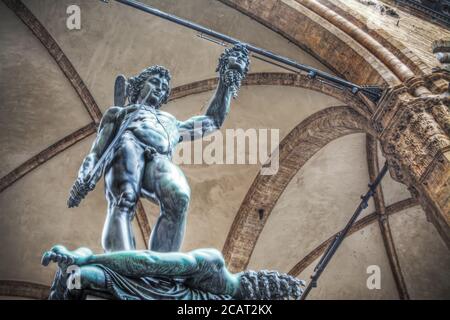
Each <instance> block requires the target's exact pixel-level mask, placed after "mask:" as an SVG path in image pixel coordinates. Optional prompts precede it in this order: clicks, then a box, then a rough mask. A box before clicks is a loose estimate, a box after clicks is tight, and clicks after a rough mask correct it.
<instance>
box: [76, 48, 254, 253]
mask: <svg viewBox="0 0 450 320" xmlns="http://www.w3.org/2000/svg"><path fill="white" fill-rule="evenodd" d="M249 62H250V61H249V57H248V50H247V49H246V48H245V47H244V46H243V45H240V44H238V45H235V46H234V47H232V48H229V49H226V50H225V52H224V53H223V54H222V55H221V57H220V59H219V65H218V67H217V70H216V71H218V72H219V83H218V85H217V89H216V91H215V93H214V95H213V97H212V99H211V102H210V104H209V106H208V108H207V110H206V113H205V114H204V115H201V116H194V117H192V118H190V119H188V120H186V121H179V120H177V119H176V118H175V117H174V116H172V115H171V114H169V113H167V112H164V111H162V110H160V108H161V106H162V105H163V104H164V103H166V102H167V100H168V98H169V94H170V74H169V71H168V70H167V69H165V68H163V67H160V66H152V67H149V68H147V69H145V70H143V71H142V72H141V73H140V74H139V75H137V76H136V77H132V78H131V79H129V81H128V85H127V89H126V96H127V98H128V101H129V104H128V105H126V106H124V107H121V106H114V107H111V108H109V109H108V110H107V111H106V113H105V114H104V116H103V118H102V120H101V122H100V125H99V128H98V132H97V137H96V140H95V142H94V143H93V145H92V148H91V151H90V152H89V154H88V155H87V156H86V158H85V159H84V161H83V163H82V165H81V168H80V170H79V172H78V177H77V180H76V182H75V183H74V185H73V187H72V189H71V191H70V197H69V200H68V206H69V207H74V206H78V205H79V203H80V202H81V200H82V199H83V198H84V197H85V196H86V194H87V193H88V192H89V191H91V190H93V189H94V187H95V184H96V183H97V182H98V180H99V179H100V178H101V175H102V172H104V178H105V193H106V199H107V201H108V212H107V217H106V222H105V225H104V229H103V235H102V246H103V249H104V250H105V252H112V251H119V250H134V249H135V240H134V235H133V231H132V225H131V222H132V219H133V216H134V211H135V207H136V202H137V201H138V199H139V197H144V198H147V199H149V200H151V201H154V202H155V203H157V204H159V206H160V210H161V213H160V216H159V218H158V221H157V222H156V226H155V227H154V228H153V230H152V234H151V238H150V244H149V248H150V249H151V250H153V251H159V252H170V251H178V250H179V249H180V247H181V244H182V241H183V237H184V232H185V225H186V214H187V210H188V206H189V200H190V188H189V185H188V183H187V181H186V178H185V176H184V174H183V172H182V171H181V170H180V169H179V168H178V167H177V166H176V165H174V164H173V163H172V162H171V157H172V153H173V151H174V148H175V146H176V145H177V144H178V143H179V142H180V141H182V140H183V139H186V138H189V139H194V138H197V137H202V136H204V135H206V134H208V133H211V132H213V131H214V130H217V129H219V128H220V127H221V126H222V124H223V122H224V120H225V117H226V115H227V114H228V112H229V108H230V102H231V97H232V96H233V97H235V96H236V95H237V91H238V89H239V87H240V85H241V81H242V79H243V78H244V77H245V75H246V74H247V71H248V67H249Z"/></svg>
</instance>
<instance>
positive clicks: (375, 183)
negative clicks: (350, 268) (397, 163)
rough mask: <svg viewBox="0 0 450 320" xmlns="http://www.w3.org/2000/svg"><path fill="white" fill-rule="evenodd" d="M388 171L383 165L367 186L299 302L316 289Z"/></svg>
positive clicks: (385, 164) (315, 269)
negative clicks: (367, 188) (321, 276)
mask: <svg viewBox="0 0 450 320" xmlns="http://www.w3.org/2000/svg"><path fill="white" fill-rule="evenodd" d="M387 171H388V164H387V162H385V163H384V166H383V168H382V169H381V171H380V173H378V176H377V177H376V178H375V181H373V182H372V183H370V184H369V190H368V191H367V193H366V194H365V195H363V196H361V202H360V203H359V205H358V207H357V208H356V210H355V212H354V213H353V216H352V217H351V218H350V221H349V222H348V223H347V225H346V226H345V228H344V229H342V231H341V232H339V233H338V235H337V236H336V238H334V240H333V242H332V243H331V244H330V245H329V246H328V248H327V250H326V251H325V253H324V254H323V256H322V258H321V259H320V261H319V263H318V264H317V266H316V267H315V268H314V273H313V274H312V276H311V280H310V282H309V283H308V286H307V287H306V289H305V291H304V292H303V295H302V297H301V300H305V299H306V297H307V296H308V294H309V292H310V291H311V289H312V288H315V287H317V280H318V279H319V277H320V275H321V274H322V272H323V271H324V270H325V268H326V266H327V265H328V263H329V262H330V260H331V258H332V257H333V255H334V254H335V253H336V251H337V249H338V248H339V246H340V244H341V243H342V241H343V240H344V238H345V237H346V235H347V233H348V231H349V230H350V228H351V227H352V225H353V224H354V223H355V221H356V219H357V218H358V216H359V215H360V214H361V212H362V211H363V210H364V209H366V208H367V206H368V203H369V200H370V198H371V197H372V196H373V195H374V193H375V192H376V189H377V187H378V185H379V184H380V182H381V180H382V179H383V177H384V176H385V175H386V172H387Z"/></svg>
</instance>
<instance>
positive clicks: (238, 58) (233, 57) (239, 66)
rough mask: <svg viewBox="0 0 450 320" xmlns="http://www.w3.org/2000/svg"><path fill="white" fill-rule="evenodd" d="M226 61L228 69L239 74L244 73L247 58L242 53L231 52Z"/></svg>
mask: <svg viewBox="0 0 450 320" xmlns="http://www.w3.org/2000/svg"><path fill="white" fill-rule="evenodd" d="M227 60H228V63H227V66H228V69H235V70H237V71H239V72H240V73H241V74H243V73H244V70H245V67H246V66H247V57H246V56H245V55H244V54H243V53H242V52H240V51H233V52H231V53H230V55H229V56H228V59H227Z"/></svg>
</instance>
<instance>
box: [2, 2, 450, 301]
mask: <svg viewBox="0 0 450 320" xmlns="http://www.w3.org/2000/svg"><path fill="white" fill-rule="evenodd" d="M143 2H145V3H148V4H150V5H154V6H155V7H157V8H160V9H163V10H166V11H168V12H170V13H174V14H177V15H179V16H182V17H185V18H188V19H190V20H192V21H194V22H198V23H201V24H203V25H205V26H207V27H211V28H213V29H215V30H217V31H220V32H224V33H226V34H228V35H231V36H233V37H236V38H239V39H242V40H243V41H248V42H250V43H252V44H255V45H258V46H261V47H263V48H266V49H270V50H272V51H274V52H277V53H280V54H283V55H286V56H288V57H291V58H294V59H296V60H298V61H301V62H302V63H305V64H309V65H313V66H315V67H317V68H320V69H322V70H325V71H327V69H326V68H325V67H324V66H323V65H322V64H320V63H319V62H318V61H317V60H315V59H314V58H312V57H311V56H310V55H309V54H307V53H306V52H304V51H302V50H301V49H299V48H298V47H297V46H295V45H293V44H291V43H289V42H288V41H287V40H286V39H284V38H283V37H282V36H280V35H279V34H277V33H275V32H273V31H271V30H269V29H268V28H266V27H264V26H262V25H260V24H259V23H257V22H256V21H254V20H252V19H250V18H249V17H247V16H245V15H243V14H241V13H238V12H237V11H235V10H234V9H232V8H229V7H227V6H225V5H223V4H222V3H220V2H219V1H210V0H190V1H175V0H171V1H156V0H154V1H148V0H147V1H143ZM24 3H25V4H26V6H27V7H28V8H29V9H30V10H31V11H32V13H33V14H34V15H35V16H36V17H37V18H38V19H39V21H40V22H41V23H42V24H43V25H44V27H45V28H46V29H47V30H48V31H49V32H50V34H51V35H52V36H53V38H54V39H55V40H56V41H57V43H58V44H59V45H60V47H61V49H62V50H63V52H64V53H65V54H66V55H67V57H68V58H69V59H70V61H71V62H72V64H73V65H74V67H75V69H76V70H77V71H78V73H79V74H80V76H81V78H82V79H83V81H84V83H85V84H86V86H87V87H88V89H89V90H90V92H91V93H92V95H93V97H94V99H95V101H96V102H97V104H98V105H99V107H100V109H101V110H102V111H104V110H105V109H106V108H107V107H109V106H110V105H111V104H112V100H113V99H112V97H113V82H114V78H115V76H116V75H117V74H120V73H123V74H125V75H127V76H130V75H134V74H136V73H137V72H139V71H140V70H141V69H143V68H144V67H146V66H148V65H152V64H160V65H165V66H166V67H168V68H169V69H170V70H171V73H172V79H173V81H172V85H173V86H179V85H184V84H188V83H191V82H194V81H199V80H204V79H208V78H213V77H215V72H214V70H215V66H216V62H217V57H218V56H219V55H220V53H221V52H222V50H223V48H222V47H220V46H218V45H216V44H213V43H210V42H208V41H205V40H202V39H200V38H198V37H197V35H196V33H195V32H192V31H189V30H186V29H183V28H181V27H179V26H176V25H174V24H171V23H168V22H165V21H162V20H161V19H157V18H155V17H151V16H148V15H144V14H142V13H139V12H137V11H135V10H132V9H129V8H126V7H123V6H121V5H119V4H116V3H114V2H113V1H112V3H110V4H102V3H100V2H99V1H87V0H83V1H81V0H79V1H77V4H78V5H79V6H80V8H81V14H82V29H81V30H76V31H69V30H67V28H66V24H65V19H66V17H67V15H66V12H65V10H66V8H67V6H68V5H69V4H72V3H73V1H69V0H67V1H66V0H62V1H57V2H56V1H51V0H39V1H36V0H33V1H31V0H26V1H24ZM0 46H1V47H2V50H1V51H0V59H1V61H2V64H0V98H1V100H2V104H1V106H0V108H1V110H2V111H3V113H2V114H4V116H3V117H1V118H0V148H1V150H2V156H1V161H0V177H1V176H4V175H6V174H7V173H9V172H10V171H11V170H13V169H14V168H16V167H17V166H18V165H20V164H21V163H23V162H24V161H26V160H27V159H29V158H30V157H32V156H33V155H35V154H37V153H38V152H40V151H41V150H43V149H45V148H46V147H48V146H50V145H51V144H52V143H54V142H56V141H58V140H59V139H61V138H63V137H64V136H66V135H68V134H70V133H72V132H74V131H75V130H77V129H79V128H81V127H83V126H85V125H87V124H88V123H89V122H91V120H90V118H89V115H88V113H87V112H86V110H85V108H84V106H83V104H82V103H81V101H80V99H79V98H78V96H77V95H76V93H75V91H74V90H73V88H72V86H71V85H70V83H69V82H68V80H67V78H65V76H64V75H63V73H62V72H61V71H60V69H59V68H58V66H57V65H56V63H55V61H54V60H53V59H52V57H51V56H50V55H49V54H48V53H47V52H46V50H45V48H44V47H43V46H42V44H41V43H40V42H39V41H38V40H37V39H36V38H35V37H34V35H33V34H32V33H31V32H30V31H29V30H28V29H27V27H26V26H25V25H24V24H23V23H22V22H21V21H20V20H19V19H18V18H17V17H16V16H15V15H14V13H12V12H11V11H10V10H9V9H7V8H6V7H5V5H4V4H3V3H2V2H0ZM263 71H278V72H279V71H285V70H282V69H280V68H278V67H275V66H273V65H270V64H267V63H264V62H261V61H258V60H256V59H253V62H252V65H251V72H263ZM6 75H7V76H6ZM211 94H212V92H205V93H201V94H195V95H189V96H187V97H184V98H180V99H177V100H174V101H173V102H171V103H169V104H168V105H167V106H165V107H164V108H165V110H166V111H168V112H171V113H173V114H174V115H175V116H176V117H178V118H179V119H186V118H188V117H189V116H191V115H194V114H199V113H201V112H202V108H203V107H204V106H205V105H206V104H207V102H208V100H209V98H210V96H211ZM336 105H342V102H340V101H338V100H336V99H335V98H332V97H330V96H327V95H325V94H323V93H318V92H314V91H311V90H306V89H301V88H294V87H285V86H248V87H243V88H242V89H241V91H240V94H239V97H238V99H237V100H235V101H233V105H232V110H231V113H230V115H229V117H228V118H227V120H226V122H225V125H224V128H223V129H222V130H225V129H227V128H242V129H248V128H256V129H258V128H268V129H271V128H272V129H279V130H280V140H281V139H283V138H284V137H285V136H286V135H287V134H288V133H289V132H290V131H291V130H292V129H293V128H294V127H295V126H296V125H298V124H299V123H300V122H301V121H303V120H305V119H306V118H307V117H308V116H310V115H312V114H314V113H316V112H318V111H320V110H323V109H325V108H328V107H331V106H336ZM93 138H94V137H93V136H90V137H88V138H85V139H84V140H82V141H80V142H78V143H77V144H75V145H74V146H72V147H70V148H68V149H67V150H65V151H63V152H62V153H60V154H58V155H57V156H56V157H54V158H52V159H50V160H49V161H47V162H45V163H44V164H42V165H41V166H39V167H38V168H36V169H35V170H33V171H31V172H30V173H28V174H27V175H25V176H24V177H23V178H21V179H19V180H18V181H16V182H15V183H14V184H12V185H11V186H9V187H8V188H7V189H5V190H4V191H2V192H0V239H1V241H2V244H3V246H2V249H1V250H0V280H22V281H31V282H35V283H41V284H50V281H51V279H52V276H53V273H54V270H55V269H54V267H51V268H43V267H41V266H40V263H39V260H40V256H41V254H42V252H43V251H44V250H46V249H48V248H49V247H51V246H52V245H54V244H55V243H61V244H64V245H66V246H68V247H69V248H75V247H79V246H87V247H90V248H91V249H93V250H94V251H96V252H100V251H101V246H100V237H101V229H102V226H103V221H104V217H105V210H106V203H105V200H104V194H103V193H104V190H103V183H99V184H98V187H97V189H96V190H95V191H94V192H92V194H90V195H89V197H88V198H87V199H85V200H84V201H83V203H82V205H81V206H80V207H79V208H77V209H70V210H69V209H68V208H67V207H66V197H67V194H68V190H69V188H70V186H71V184H72V183H73V180H74V179H75V177H76V173H77V170H78V167H79V165H80V163H81V161H82V158H83V157H84V155H85V154H86V153H87V152H88V150H89V147H90V144H91V143H92V141H93ZM365 139H366V138H365V135H364V134H353V135H349V136H345V137H342V138H339V139H337V140H335V141H333V142H331V143H330V144H328V145H327V146H326V147H324V148H323V149H322V150H320V151H319V152H318V153H317V154H315V155H314V156H313V157H312V158H311V159H310V160H309V161H308V162H307V163H306V164H305V166H304V167H303V168H301V170H300V171H299V172H298V173H297V175H296V176H295V177H294V178H293V179H292V180H291V182H290V183H289V185H288V187H287V188H286V190H285V191H284V193H283V194H282V196H281V198H280V199H279V200H278V202H277V204H276V205H275V208H274V210H273V212H272V213H271V216H270V217H269V220H268V222H267V224H266V226H265V228H264V229H263V232H262V234H261V236H260V238H259V240H258V242H257V244H256V247H255V249H254V251H253V254H252V256H251V260H250V264H249V268H255V269H279V270H280V271H284V272H288V271H290V270H291V268H292V267H293V266H294V265H295V264H296V263H297V262H298V261H299V260H300V259H302V258H303V257H304V256H305V255H306V254H308V253H309V252H310V251H311V250H313V249H314V248H315V247H317V246H318V245H319V244H320V243H322V242H323V241H324V240H326V239H327V238H328V237H330V236H331V235H332V234H333V233H335V232H337V231H339V229H340V227H342V226H343V225H344V224H345V222H346V220H347V219H348V218H349V216H350V215H351V213H352V212H353V210H354V209H355V207H356V206H357V204H358V201H359V196H360V195H361V194H363V193H365V192H366V188H367V182H368V169H367V158H366V149H365V146H366V141H365ZM382 161H383V160H382V159H380V165H381V164H382ZM181 167H182V169H183V171H184V172H185V174H186V176H187V178H188V181H189V183H190V185H191V189H192V201H191V205H190V210H189V216H188V225H187V233H186V238H185V240H184V244H183V248H182V249H183V250H191V249H195V248H199V247H215V248H218V249H221V248H222V247H223V245H224V242H225V239H226V237H227V234H228V232H229V230H230V227H231V224H232V222H233V219H234V217H235V215H236V212H237V211H238V209H239V207H240V205H241V203H242V201H243V199H244V197H245V195H246V193H247V191H248V190H249V188H250V186H251V184H252V182H253V180H254V178H255V177H256V175H257V173H258V170H259V169H260V166H259V165H209V166H208V165H182V166H181ZM382 186H383V191H384V198H385V201H386V205H390V204H394V203H396V202H398V201H400V200H404V199H408V198H410V194H409V192H408V190H407V189H406V188H405V187H404V186H403V185H401V184H399V183H397V182H395V181H393V180H392V179H391V178H390V177H386V178H385V180H384V181H383V184H382ZM143 204H144V208H145V209H146V210H145V211H146V213H147V216H148V218H149V221H150V223H151V225H153V224H154V222H155V220H156V217H157V215H158V214H159V213H158V208H156V207H155V206H154V205H151V204H150V203H148V202H146V201H144V202H143ZM373 211H374V206H373V203H372V202H371V203H370V205H369V208H368V209H367V210H366V211H365V212H364V213H363V215H362V216H363V217H364V216H366V215H367V214H369V213H372V212H373ZM391 221H392V222H391V224H392V226H391V228H392V230H393V236H394V240H395V244H396V245H397V246H398V251H399V252H398V253H399V259H400V263H401V266H402V270H403V272H404V276H405V280H406V281H407V285H408V289H409V290H410V294H411V296H412V297H413V298H422V297H423V298H433V297H437V298H445V297H449V296H450V281H449V278H450V275H449V272H448V270H450V268H449V267H450V257H449V254H448V250H447V249H446V248H445V246H444V245H443V243H442V240H441V239H440V238H439V237H438V236H437V235H436V231H435V230H434V228H433V226H432V225H431V224H430V223H428V222H427V221H426V220H425V214H424V212H423V211H422V209H421V208H420V207H417V206H416V207H413V208H410V209H407V210H404V212H400V213H396V214H395V215H393V216H392V218H391ZM134 229H135V234H136V240H137V247H138V248H141V249H143V248H145V243H144V239H143V237H142V235H141V233H140V230H139V227H138V226H137V223H136V222H135V228H134ZM316 262H317V261H315V262H313V263H312V264H311V265H310V266H309V267H308V268H306V269H305V270H304V271H303V272H302V273H300V275H299V277H300V278H304V279H307V278H308V277H309V275H310V274H311V272H312V267H313V265H315V263H316ZM369 265H378V266H380V269H381V272H382V289H381V290H368V289H367V287H366V279H367V277H368V275H367V273H366V268H367V266H369ZM424 274H425V275H426V276H423V275H424ZM437 282H438V283H439V284H438V285H437V286H436V283H437ZM311 298H375V299H380V298H386V299H397V298H398V294H397V292H396V287H395V284H394V281H393V277H392V271H391V269H390V267H389V262H388V258H387V255H386V250H385V248H384V245H383V240H382V237H381V234H380V229H379V227H378V222H377V221H375V222H374V223H372V224H370V225H368V226H366V227H365V228H364V229H362V230H360V231H358V232H356V233H354V234H352V235H351V236H349V237H348V238H347V239H346V240H345V241H344V243H343V246H342V247H341V248H340V249H339V251H338V253H337V255H336V257H335V259H334V260H333V261H332V262H331V264H330V265H329V267H328V269H327V271H326V272H325V273H324V275H323V277H322V278H321V280H320V284H319V288H318V289H315V290H313V292H312V294H311Z"/></svg>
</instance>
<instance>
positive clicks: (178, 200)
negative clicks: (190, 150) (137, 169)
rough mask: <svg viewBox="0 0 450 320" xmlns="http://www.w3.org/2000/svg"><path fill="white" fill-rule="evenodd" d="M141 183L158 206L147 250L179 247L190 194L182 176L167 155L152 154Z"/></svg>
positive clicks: (167, 250)
mask: <svg viewBox="0 0 450 320" xmlns="http://www.w3.org/2000/svg"><path fill="white" fill-rule="evenodd" d="M142 184H143V187H144V188H145V189H147V190H149V191H151V192H154V193H155V195H156V197H157V198H158V200H159V202H160V210H161V212H160V216H159V218H158V221H157V222H156V225H155V227H154V228H153V231H152V234H151V236H150V244H149V248H150V250H153V251H158V252H171V251H179V250H180V247H181V244H182V242H183V238H184V232H185V228H186V215H187V210H188V207H189V200H190V194H191V190H190V188H189V185H188V183H187V180H186V177H185V176H184V174H183V172H182V171H181V170H180V169H179V168H178V167H177V166H176V165H174V164H173V163H172V162H171V161H170V160H169V159H167V158H165V157H161V156H156V157H155V158H154V159H153V161H151V162H149V163H148V164H147V165H146V168H145V176H144V179H143V181H142Z"/></svg>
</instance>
